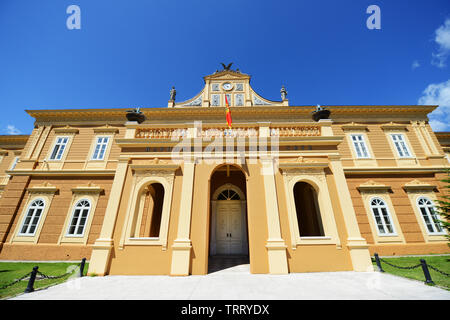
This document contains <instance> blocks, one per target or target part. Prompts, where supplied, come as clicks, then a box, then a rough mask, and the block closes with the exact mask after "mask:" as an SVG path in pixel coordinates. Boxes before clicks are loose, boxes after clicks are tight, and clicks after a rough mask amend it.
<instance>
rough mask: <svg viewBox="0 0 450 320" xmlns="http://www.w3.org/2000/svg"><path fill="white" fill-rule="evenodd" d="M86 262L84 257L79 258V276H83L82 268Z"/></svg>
mask: <svg viewBox="0 0 450 320" xmlns="http://www.w3.org/2000/svg"><path fill="white" fill-rule="evenodd" d="M85 263H86V258H83V259H81V265H80V277H82V276H83V270H84V264H85Z"/></svg>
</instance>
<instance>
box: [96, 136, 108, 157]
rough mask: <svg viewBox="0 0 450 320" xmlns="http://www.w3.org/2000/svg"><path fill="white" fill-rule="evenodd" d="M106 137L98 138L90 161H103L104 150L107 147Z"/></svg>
mask: <svg viewBox="0 0 450 320" xmlns="http://www.w3.org/2000/svg"><path fill="white" fill-rule="evenodd" d="M108 141H109V138H108V137H98V138H97V142H96V144H95V149H94V153H93V154H92V160H103V159H104V158H105V152H106V148H107V147H108Z"/></svg>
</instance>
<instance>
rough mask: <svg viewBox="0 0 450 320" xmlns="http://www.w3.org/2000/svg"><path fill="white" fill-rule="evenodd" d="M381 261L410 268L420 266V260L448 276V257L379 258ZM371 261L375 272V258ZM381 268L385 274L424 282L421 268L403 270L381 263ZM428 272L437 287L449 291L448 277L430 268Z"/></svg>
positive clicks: (449, 266) (449, 268) (449, 258)
mask: <svg viewBox="0 0 450 320" xmlns="http://www.w3.org/2000/svg"><path fill="white" fill-rule="evenodd" d="M381 259H382V260H385V261H387V262H389V263H391V264H393V265H396V266H400V267H412V266H415V265H418V264H420V259H424V260H425V261H426V262H427V264H428V265H431V266H433V267H435V268H437V269H439V270H441V271H443V272H445V273H447V274H450V256H424V257H398V258H383V257H381ZM372 261H373V265H374V267H375V270H378V268H377V265H376V263H375V258H372ZM381 267H382V268H383V270H384V271H385V272H387V273H390V274H393V275H397V276H401V277H405V278H410V279H415V280H420V281H425V276H424V274H423V271H422V267H421V266H419V267H418V268H415V269H412V270H404V269H397V268H394V267H391V266H390V265H388V264H386V263H384V262H383V261H381ZM428 270H429V271H430V276H431V279H432V280H433V282H434V283H435V284H436V285H437V286H439V287H442V288H444V289H447V290H450V277H449V276H445V275H442V274H440V273H439V272H437V271H434V270H432V269H431V268H430V267H429V268H428Z"/></svg>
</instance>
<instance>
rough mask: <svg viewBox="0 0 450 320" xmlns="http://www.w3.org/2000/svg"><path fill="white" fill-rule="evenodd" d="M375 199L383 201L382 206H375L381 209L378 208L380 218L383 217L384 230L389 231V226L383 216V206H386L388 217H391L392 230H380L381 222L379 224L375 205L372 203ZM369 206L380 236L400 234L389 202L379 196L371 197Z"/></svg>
mask: <svg viewBox="0 0 450 320" xmlns="http://www.w3.org/2000/svg"><path fill="white" fill-rule="evenodd" d="M375 200H378V201H381V202H382V203H383V206H380V205H377V206H375V208H377V209H379V210H378V214H379V215H380V219H381V222H382V226H383V230H384V231H388V230H387V227H386V221H385V220H384V218H383V214H382V212H380V211H381V209H382V208H384V209H385V210H386V213H387V217H388V219H389V224H390V226H391V228H392V232H385V233H381V232H380V229H379V227H378V226H379V224H378V221H377V219H376V216H375V212H374V205H373V204H372V202H373V201H375ZM369 208H370V212H371V214H372V217H373V221H374V224H375V229H376V231H377V235H378V236H379V237H396V236H398V234H397V230H396V227H395V222H394V219H393V217H392V215H391V213H390V210H389V205H388V204H387V202H386V201H385V200H384V199H383V198H381V197H379V196H374V197H370V198H369Z"/></svg>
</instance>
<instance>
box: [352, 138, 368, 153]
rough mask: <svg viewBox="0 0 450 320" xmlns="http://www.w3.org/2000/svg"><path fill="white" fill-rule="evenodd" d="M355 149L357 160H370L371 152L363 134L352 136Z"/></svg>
mask: <svg viewBox="0 0 450 320" xmlns="http://www.w3.org/2000/svg"><path fill="white" fill-rule="evenodd" d="M351 138H352V142H353V147H354V149H355V153H356V157H357V158H370V155H369V151H368V149H367V145H366V142H365V141H364V137H363V135H362V134H352V135H351Z"/></svg>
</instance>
